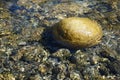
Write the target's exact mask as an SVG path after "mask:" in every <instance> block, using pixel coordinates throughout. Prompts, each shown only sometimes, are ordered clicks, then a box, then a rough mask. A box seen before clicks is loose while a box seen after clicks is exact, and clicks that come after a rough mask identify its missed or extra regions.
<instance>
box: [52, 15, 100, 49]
mask: <svg viewBox="0 0 120 80" xmlns="http://www.w3.org/2000/svg"><path fill="white" fill-rule="evenodd" d="M53 35H54V38H55V39H56V40H57V42H58V43H60V44H62V45H63V46H66V47H70V48H79V47H91V46H94V45H96V44H98V43H99V42H100V39H101V37H102V29H101V26H100V25H99V24H98V23H97V22H95V21H94V20H91V19H89V18H79V17H70V18H65V19H63V20H61V21H60V22H58V23H56V24H55V25H54V27H53Z"/></svg>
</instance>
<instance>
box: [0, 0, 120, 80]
mask: <svg viewBox="0 0 120 80" xmlns="http://www.w3.org/2000/svg"><path fill="white" fill-rule="evenodd" d="M68 17H88V18H90V19H93V20H95V21H97V22H98V23H99V24H100V25H101V26H102V29H103V37H102V42H101V43H100V44H98V45H96V46H93V47H89V48H79V49H69V48H66V47H63V46H61V45H59V44H57V43H56V41H55V40H54V39H53V35H52V33H51V32H52V31H51V27H52V26H53V25H54V24H55V23H57V22H59V21H60V20H61V19H64V18H68ZM0 80H120V0H0Z"/></svg>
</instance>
